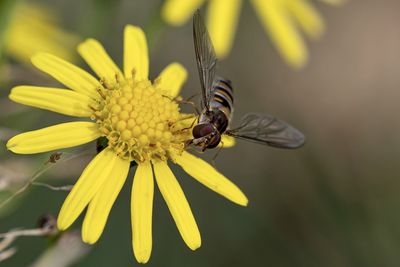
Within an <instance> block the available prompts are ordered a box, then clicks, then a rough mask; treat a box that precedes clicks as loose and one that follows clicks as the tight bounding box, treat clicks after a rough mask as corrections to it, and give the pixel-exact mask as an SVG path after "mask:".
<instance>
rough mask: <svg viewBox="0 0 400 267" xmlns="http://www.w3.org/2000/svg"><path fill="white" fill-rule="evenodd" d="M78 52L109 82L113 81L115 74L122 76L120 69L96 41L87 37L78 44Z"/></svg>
mask: <svg viewBox="0 0 400 267" xmlns="http://www.w3.org/2000/svg"><path fill="white" fill-rule="evenodd" d="M78 52H79V54H80V55H81V56H82V57H83V58H84V59H85V61H86V63H87V64H88V65H89V66H90V67H91V68H92V70H93V71H94V72H95V73H96V74H97V75H98V76H99V77H100V78H101V79H106V80H107V82H109V83H111V82H114V81H115V79H116V78H115V76H116V75H118V77H121V78H122V77H123V75H122V72H121V71H120V69H119V68H118V67H117V65H115V63H114V61H113V60H112V59H111V58H110V56H109V55H108V54H107V52H106V50H105V49H104V47H103V46H102V45H101V44H100V43H99V42H98V41H96V40H94V39H87V40H86V41H85V42H83V43H81V44H80V45H79V46H78Z"/></svg>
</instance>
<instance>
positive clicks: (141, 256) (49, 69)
mask: <svg viewBox="0 0 400 267" xmlns="http://www.w3.org/2000/svg"><path fill="white" fill-rule="evenodd" d="M124 35H125V36H124V69H123V72H122V71H121V70H120V69H119V68H118V67H117V66H116V65H115V63H114V62H113V61H112V59H111V58H110V57H109V56H108V55H107V53H106V51H105V50H104V48H103V47H102V46H101V44H100V43H99V42H97V41H96V40H93V39H88V40H86V41H85V42H83V43H81V44H80V45H79V47H78V52H79V53H80V55H81V56H82V57H83V58H84V59H85V61H86V62H87V63H88V64H89V65H90V67H91V68H92V69H93V71H94V72H95V73H96V74H97V75H98V76H99V77H100V80H97V79H96V78H94V77H93V76H91V75H90V74H88V73H87V72H86V71H84V70H82V69H80V68H78V67H76V66H74V65H72V64H70V63H68V62H66V61H64V60H62V59H60V58H57V57H55V56H52V55H50V54H45V53H42V54H38V55H36V56H35V57H33V59H32V62H33V64H34V65H35V66H36V67H37V68H39V69H40V70H42V71H43V72H45V73H48V74H49V75H51V76H53V77H54V78H55V79H57V80H58V81H60V82H61V83H62V84H64V85H65V86H66V87H68V88H70V89H71V90H68V89H59V88H46V87H35V86H18V87H15V88H13V89H12V91H11V94H10V98H11V99H12V100H13V101H15V102H18V103H21V104H25V105H29V106H33V107H37V108H42V109H47V110H50V111H54V112H57V113H61V114H65V115H70V116H75V117H89V118H91V119H92V120H94V121H95V122H90V121H76V122H68V123H62V124H58V125H55V126H51V127H47V128H44V129H40V130H36V131H32V132H27V133H23V134H20V135H17V136H15V137H13V138H12V139H10V140H9V141H8V143H7V148H8V149H9V150H11V151H13V152H15V153H21V154H30V153H40V152H46V151H51V150H58V149H62V148H67V147H73V146H77V145H81V144H84V143H88V142H90V141H93V140H95V139H97V138H99V137H102V136H104V137H106V138H107V139H108V147H107V148H106V149H104V150H103V151H102V152H100V153H99V154H98V155H97V156H96V157H95V158H94V159H93V160H92V161H91V162H90V163H89V165H88V166H87V167H86V169H85V170H84V171H83V173H82V175H81V177H80V178H79V180H78V182H77V183H76V184H75V186H74V187H73V189H72V191H71V192H70V193H69V195H68V197H67V198H66V200H65V202H64V204H63V206H62V208H61V211H60V214H59V216H58V227H59V229H61V230H64V229H67V228H68V227H69V226H70V225H71V224H72V223H73V222H74V221H75V220H76V219H77V217H78V216H79V215H80V214H81V213H82V212H83V210H84V209H85V208H86V207H88V208H87V212H86V216H85V219H84V222H83V226H82V239H83V240H84V241H85V242H87V243H90V244H92V243H95V242H96V241H97V240H98V239H99V237H100V235H101V233H102V232H103V229H104V226H105V224H106V221H107V217H108V215H109V212H110V209H111V207H112V205H113V203H114V201H115V199H116V197H117V195H118V193H119V192H120V190H121V187H122V186H123V184H124V182H125V180H126V177H127V174H128V170H129V166H130V162H131V161H135V162H136V163H137V164H138V166H137V169H136V173H135V175H134V180H133V188H132V203H131V214H132V238H133V251H134V254H135V257H136V259H137V260H138V261H139V262H142V263H145V262H147V261H148V259H149V257H150V254H151V249H152V207H153V192H154V181H153V176H154V177H155V180H156V182H157V185H158V187H159V189H160V191H161V194H162V195H163V197H164V199H165V201H166V203H167V205H168V208H169V210H170V212H171V214H172V217H173V219H174V220H175V223H176V225H177V228H178V230H179V232H180V234H181V236H182V238H183V240H184V241H185V242H186V244H187V245H188V246H189V248H191V249H193V250H195V249H196V248H198V247H200V245H201V238H200V233H199V230H198V228H197V225H196V221H195V219H194V217H193V214H192V211H191V209H190V206H189V204H188V202H187V200H186V197H185V195H184V193H183V191H182V189H181V187H180V186H179V184H178V181H177V180H176V178H175V176H174V174H173V173H172V171H171V170H170V168H169V167H168V165H167V161H168V160H170V161H172V162H173V163H175V164H178V165H179V166H181V167H182V168H183V170H185V171H186V172H187V173H188V174H189V175H191V176H192V177H193V178H195V179H196V180H197V181H199V182H200V183H202V184H204V185H205V186H207V187H208V188H210V189H212V190H214V191H215V192H217V193H219V194H221V195H223V196H225V197H226V198H228V199H230V200H231V201H233V202H235V203H237V204H239V205H247V202H248V201H247V198H246V196H245V195H244V194H243V193H242V192H241V191H240V189H239V188H237V187H236V186H235V185H234V184H233V183H232V182H230V181H229V180H228V179H227V178H225V177H224V176H223V175H222V174H220V173H219V172H218V171H216V170H215V169H214V168H213V167H212V166H211V165H209V164H208V163H206V162H205V161H203V160H201V159H200V158H197V157H195V156H193V155H191V154H189V153H188V152H186V151H185V148H186V146H185V144H186V141H188V140H190V139H191V138H192V135H191V129H190V126H189V127H188V118H191V120H189V121H190V122H192V121H193V117H190V116H191V115H190V116H188V115H185V114H182V113H180V111H179V107H178V103H177V102H176V101H175V100H174V99H175V98H176V96H177V95H178V94H179V91H180V88H181V86H182V84H183V83H184V82H185V80H186V77H187V72H186V70H185V69H184V68H183V67H182V66H181V65H180V64H178V63H172V64H170V65H168V66H167V67H166V68H165V69H164V70H163V71H162V72H161V74H160V75H159V76H158V78H156V79H155V81H154V82H153V83H152V82H151V81H149V80H148V74H149V58H148V51H147V42H146V38H145V35H144V33H143V31H142V30H141V29H140V28H137V27H134V26H126V28H125V32H124Z"/></svg>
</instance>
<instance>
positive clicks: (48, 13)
mask: <svg viewBox="0 0 400 267" xmlns="http://www.w3.org/2000/svg"><path fill="white" fill-rule="evenodd" d="M15 6H16V8H15V10H13V12H12V14H11V19H10V20H9V23H8V24H7V29H6V32H5V36H2V38H4V51H5V52H6V53H7V55H10V56H12V57H14V58H16V59H18V60H22V61H23V62H24V63H29V62H30V58H31V57H32V56H33V55H34V54H35V53H37V52H48V53H52V54H55V55H57V56H60V57H62V58H64V59H68V60H75V59H76V54H75V53H74V47H75V46H76V44H77V43H78V42H79V37H78V36H76V35H74V34H71V33H69V32H66V31H64V30H63V29H62V26H61V24H60V23H59V21H58V20H57V19H58V17H57V15H56V14H55V12H54V10H50V9H47V8H45V7H44V6H38V5H35V4H34V3H32V1H24V2H23V3H21V4H20V3H18V4H17V5H15Z"/></svg>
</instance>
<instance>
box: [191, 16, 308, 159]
mask: <svg viewBox="0 0 400 267" xmlns="http://www.w3.org/2000/svg"><path fill="white" fill-rule="evenodd" d="M193 39H194V48H195V53H196V61H197V68H198V71H199V77H200V84H201V92H202V101H201V102H202V104H201V106H202V111H201V114H200V116H199V118H198V123H197V124H196V125H195V126H194V127H193V130H192V134H193V137H194V139H193V140H191V142H190V143H191V144H193V145H195V146H197V147H199V148H201V149H202V151H204V150H206V149H207V148H215V147H216V146H218V144H219V143H220V142H221V135H222V134H226V135H229V136H233V137H235V138H239V139H245V140H248V141H252V142H256V143H260V144H264V145H269V146H273V147H278V148H298V147H300V146H302V145H303V144H304V140H305V138H304V135H303V134H302V133H301V132H300V131H299V130H297V129H296V128H294V127H292V126H290V125H289V124H287V123H285V122H283V121H281V120H279V119H277V118H275V117H273V116H270V115H266V114H259V113H249V114H247V115H245V116H244V117H243V118H242V121H241V124H240V126H239V127H237V128H234V129H230V127H229V126H230V123H231V120H232V114H233V88H232V83H231V82H230V81H229V80H227V79H224V78H221V77H217V76H216V75H215V70H216V65H217V57H216V55H215V51H214V47H213V44H212V42H211V40H210V37H209V34H208V31H207V28H206V26H205V25H204V22H203V19H202V17H201V15H200V11H199V10H197V11H196V13H195V14H194V16H193Z"/></svg>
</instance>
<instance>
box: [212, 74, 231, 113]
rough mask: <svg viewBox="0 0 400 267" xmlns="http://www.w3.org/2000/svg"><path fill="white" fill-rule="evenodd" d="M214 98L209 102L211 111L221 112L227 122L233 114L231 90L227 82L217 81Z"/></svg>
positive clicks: (223, 80)
mask: <svg viewBox="0 0 400 267" xmlns="http://www.w3.org/2000/svg"><path fill="white" fill-rule="evenodd" d="M213 90H214V97H213V99H212V100H211V103H210V106H211V108H212V109H219V110H220V111H222V112H223V113H224V114H225V115H226V118H227V119H228V120H230V119H231V117H232V114H233V88H232V84H231V82H230V81H229V80H225V79H218V80H217V81H216V82H215V83H214V85H213Z"/></svg>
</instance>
